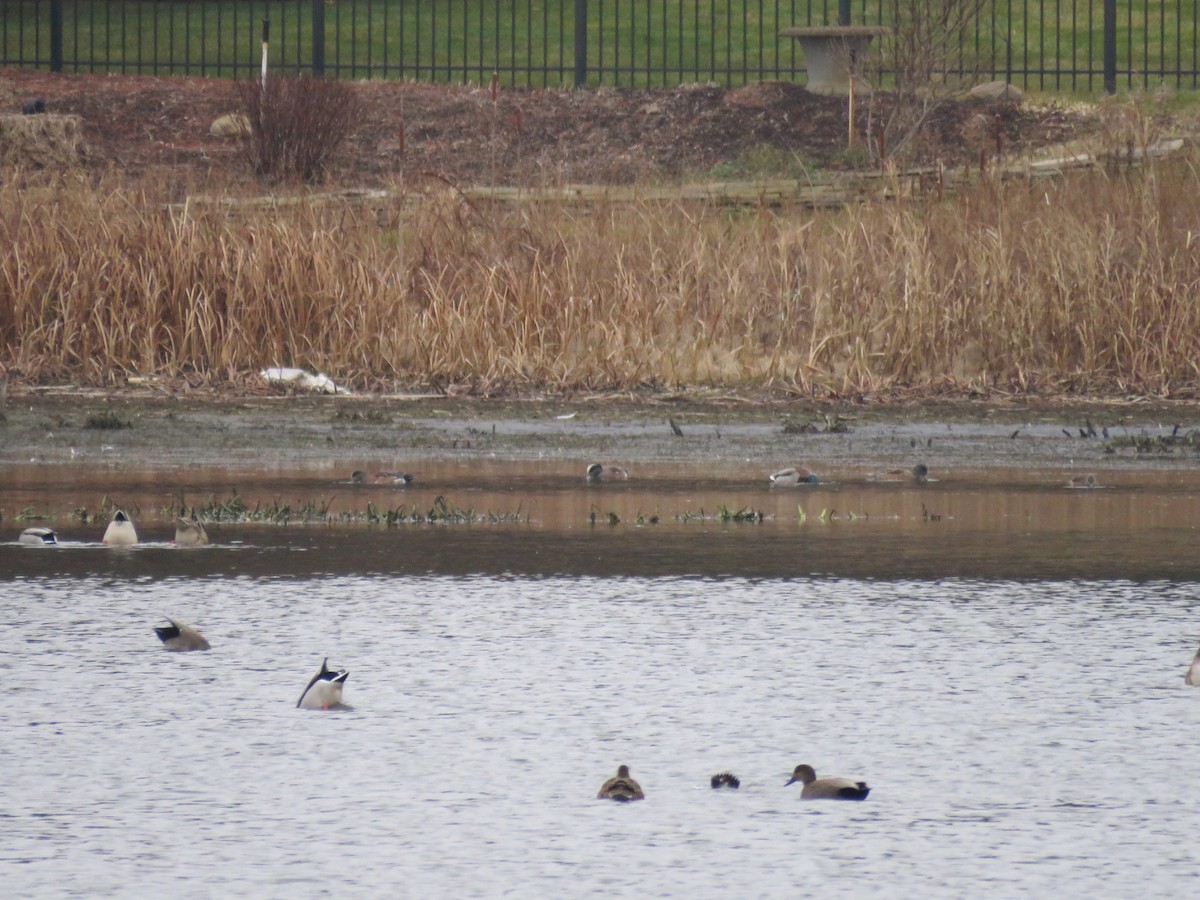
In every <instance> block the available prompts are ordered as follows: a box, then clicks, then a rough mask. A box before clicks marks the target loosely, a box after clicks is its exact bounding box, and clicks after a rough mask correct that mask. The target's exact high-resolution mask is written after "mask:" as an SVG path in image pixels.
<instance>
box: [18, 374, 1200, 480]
mask: <svg viewBox="0 0 1200 900" xmlns="http://www.w3.org/2000/svg"><path fill="white" fill-rule="evenodd" d="M1197 429H1200V404H1197V403H1194V402H1154V401H1150V400H1145V399H1131V400H1127V401H1124V402H1062V401H1061V400H1040V399H1036V398H1032V399H1031V398H1028V397H1022V398H1013V399H1006V400H1003V401H995V400H989V401H986V402H984V401H965V400H961V399H955V400H944V401H931V400H922V401H920V402H911V403H856V402H821V403H816V402H808V401H797V400H782V399H775V398H762V397H747V396H739V395H735V394H729V393H717V392H699V391H689V392H687V393H669V392H654V393H651V392H646V393H621V394H609V395H592V396H586V397H584V396H566V395H564V396H530V397H525V398H506V399H494V400H493V399H474V398H453V397H445V396H439V395H417V394H411V395H349V396H313V395H305V394H288V395H263V394H259V395H253V396H230V395H221V394H217V393H211V394H204V395H194V394H176V395H165V394H157V393H154V392H151V391H130V390H125V391H102V390H86V389H63V388H57V389H17V388H16V386H14V389H13V390H11V391H10V394H9V397H8V402H7V405H6V407H5V409H4V411H3V421H2V422H0V462H2V463H18V462H19V463H29V462H37V463H45V464H54V463H58V462H71V461H77V460H78V458H79V457H80V456H84V455H91V456H95V457H96V458H98V459H102V458H108V459H110V460H116V459H119V460H120V461H121V462H122V463H123V464H128V465H137V466H142V467H150V468H153V467H155V466H158V465H179V464H180V463H187V464H195V465H205V466H229V467H238V466H254V465H259V464H261V463H262V462H263V461H264V460H267V459H269V460H271V461H272V463H274V464H276V465H281V464H288V463H293V464H295V465H298V466H299V465H313V464H321V463H324V462H328V461H329V460H331V459H349V458H356V459H361V458H368V459H376V458H377V459H381V460H386V459H391V458H396V457H403V458H405V459H417V458H425V459H452V458H470V457H475V456H485V457H487V458H489V459H495V460H513V461H522V460H526V461H527V460H537V459H562V460H569V459H578V460H592V459H605V460H620V461H623V462H625V463H639V462H640V463H648V462H655V463H672V462H678V463H685V464H692V465H696V464H710V465H713V466H720V467H722V468H727V467H736V466H739V465H746V464H750V465H754V466H756V467H762V466H766V467H770V466H772V465H779V466H783V465H791V464H794V463H796V462H797V461H801V462H804V463H806V464H811V465H815V466H821V467H830V466H838V467H844V468H849V469H856V468H860V467H861V468H865V469H869V468H874V467H878V466H889V465H906V464H914V463H916V462H926V463H927V464H928V465H930V466H931V467H932V466H936V467H937V468H939V469H945V468H955V467H972V468H987V467H994V466H999V467H1013V466H1015V467H1029V468H1058V467H1063V468H1066V467H1077V466H1079V465H1081V464H1088V465H1104V466H1112V467H1120V468H1143V467H1158V466H1163V465H1169V466H1172V467H1178V466H1180V465H1184V466H1186V465H1187V464H1188V462H1189V461H1200V452H1198V450H1197V441H1198V440H1200V437H1198V435H1197V433H1196V432H1197Z"/></svg>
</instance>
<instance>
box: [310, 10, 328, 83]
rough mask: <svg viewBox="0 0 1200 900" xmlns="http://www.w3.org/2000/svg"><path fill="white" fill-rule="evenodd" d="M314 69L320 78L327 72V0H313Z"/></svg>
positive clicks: (314, 73)
mask: <svg viewBox="0 0 1200 900" xmlns="http://www.w3.org/2000/svg"><path fill="white" fill-rule="evenodd" d="M312 31H313V45H312V70H313V75H315V76H317V77H318V78H320V77H321V76H322V75H324V74H325V0H312Z"/></svg>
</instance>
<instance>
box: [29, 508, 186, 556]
mask: <svg viewBox="0 0 1200 900" xmlns="http://www.w3.org/2000/svg"><path fill="white" fill-rule="evenodd" d="M102 542H103V543H105V544H107V545H109V546H110V547H132V546H133V545H134V544H136V543H137V542H138V534H137V529H136V528H135V527H134V525H133V520H132V519H130V518H129V516H127V515H125V513H124V511H123V510H119V509H118V510H117V511H116V512H115V513H114V514H113V517H112V521H111V522H109V523H108V527H107V528H105V529H104V538H103V539H102ZM17 543H19V544H27V545H38V544H57V543H58V533H57V532H56V531H55V530H54V529H53V528H43V527H40V526H39V527H34V528H26V529H25V530H24V531H22V532H21V536H20V537H19V538H17ZM175 543H176V544H177V545H178V546H180V547H202V546H204V545H205V544H207V543H208V532H207V531H205V530H204V526H203V525H202V524H201V523H200V520H199V519H197V518H196V514H195V513H194V512H193V513H192V516H191V518H190V519H185V518H184V517H183V516H182V515H181V516H179V518H177V519H176V520H175Z"/></svg>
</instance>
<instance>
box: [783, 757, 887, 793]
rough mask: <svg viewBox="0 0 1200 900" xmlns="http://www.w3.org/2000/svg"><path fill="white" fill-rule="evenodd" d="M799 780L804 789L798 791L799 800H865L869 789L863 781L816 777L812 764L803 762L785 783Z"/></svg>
mask: <svg viewBox="0 0 1200 900" xmlns="http://www.w3.org/2000/svg"><path fill="white" fill-rule="evenodd" d="M796 781H799V782H801V783H803V785H804V790H802V791H801V792H800V799H801V800H866V799H867V794H869V793H871V789H870V788H869V787H867V783H866V782H865V781H851V780H850V779H849V778H817V773H816V771H814V770H813V767H812V766H806V765H804V764H801V765H798V766H796V768H795V770H794V771H793V772H792V777H791V778H789V779H788V780H787V782H786V784H792V783H793V782H796Z"/></svg>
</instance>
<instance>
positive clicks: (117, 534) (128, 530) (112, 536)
mask: <svg viewBox="0 0 1200 900" xmlns="http://www.w3.org/2000/svg"><path fill="white" fill-rule="evenodd" d="M137 542H138V536H137V529H135V528H134V527H133V521H132V520H131V519H130V518H129V516H127V515H125V513H124V512H122V511H121V510H119V509H118V510H117V511H116V512H115V513H114V514H113V517H112V521H111V522H109V523H108V527H107V528H105V529H104V543H106V544H108V545H109V546H114V547H115V546H129V545H131V544H136V543H137Z"/></svg>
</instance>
